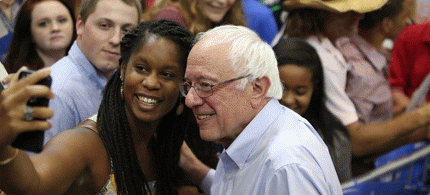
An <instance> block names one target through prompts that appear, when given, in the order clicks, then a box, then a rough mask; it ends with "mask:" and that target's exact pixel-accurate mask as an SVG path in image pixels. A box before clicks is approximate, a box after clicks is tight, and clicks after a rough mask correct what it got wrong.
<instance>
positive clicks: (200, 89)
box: [179, 74, 251, 98]
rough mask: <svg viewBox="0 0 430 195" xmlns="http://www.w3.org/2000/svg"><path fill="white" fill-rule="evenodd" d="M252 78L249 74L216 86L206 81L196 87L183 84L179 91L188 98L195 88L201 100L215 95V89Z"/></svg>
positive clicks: (196, 84) (198, 83)
mask: <svg viewBox="0 0 430 195" xmlns="http://www.w3.org/2000/svg"><path fill="white" fill-rule="evenodd" d="M249 76H251V74H247V75H245V76H240V77H237V78H234V79H230V80H228V81H223V82H220V83H215V84H210V83H208V82H204V81H200V82H197V83H195V84H194V86H192V85H191V83H189V82H183V83H181V84H179V90H180V91H181V94H182V95H183V96H184V97H187V94H188V92H189V91H190V90H191V88H192V87H193V88H194V90H196V93H197V95H198V96H199V97H201V98H205V97H209V96H211V95H213V94H214V91H213V88H214V87H218V86H221V85H224V84H227V83H231V82H233V81H237V80H239V79H243V78H246V77H249Z"/></svg>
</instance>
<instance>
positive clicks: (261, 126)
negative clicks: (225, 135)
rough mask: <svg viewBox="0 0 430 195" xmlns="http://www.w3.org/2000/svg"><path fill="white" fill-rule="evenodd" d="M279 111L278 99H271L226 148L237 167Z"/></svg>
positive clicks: (244, 160) (242, 163) (245, 158)
mask: <svg viewBox="0 0 430 195" xmlns="http://www.w3.org/2000/svg"><path fill="white" fill-rule="evenodd" d="M280 112H281V105H280V103H279V101H278V100H276V99H271V100H270V101H269V102H268V103H267V104H266V105H265V106H264V107H263V109H262V110H261V111H260V112H259V113H258V114H257V116H255V117H254V119H252V121H251V122H250V123H249V124H248V125H247V126H246V127H245V129H244V130H243V131H242V132H241V133H240V134H239V136H238V137H237V138H236V139H235V140H234V141H233V143H232V144H231V145H230V146H229V147H228V148H227V150H226V151H225V152H226V154H227V155H228V156H229V157H230V158H231V160H232V161H234V163H236V165H237V166H238V167H239V168H240V167H242V166H243V165H244V164H245V162H246V160H247V159H248V157H249V156H250V155H251V153H252V152H253V151H254V149H255V147H256V144H257V143H258V142H259V140H260V139H261V137H262V136H263V135H264V133H265V131H266V130H267V129H268V127H269V126H270V125H271V124H272V123H273V121H275V119H276V118H277V117H278V116H279V113H280Z"/></svg>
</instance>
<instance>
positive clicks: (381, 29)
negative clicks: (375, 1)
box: [358, 0, 414, 63]
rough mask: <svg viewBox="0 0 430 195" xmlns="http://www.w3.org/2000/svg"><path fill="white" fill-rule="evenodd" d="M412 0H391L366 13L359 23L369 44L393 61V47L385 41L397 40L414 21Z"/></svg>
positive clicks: (361, 35)
mask: <svg viewBox="0 0 430 195" xmlns="http://www.w3.org/2000/svg"><path fill="white" fill-rule="evenodd" d="M413 4H414V1H412V0H390V1H388V3H387V4H385V5H384V6H383V7H382V8H381V9H378V10H375V11H373V12H368V13H365V14H364V17H363V19H361V20H360V22H359V24H358V34H359V36H360V37H361V38H363V39H364V40H365V41H366V42H367V43H369V46H371V47H373V48H374V49H376V51H377V52H380V53H382V54H384V55H385V57H386V59H387V62H388V63H389V62H391V49H392V48H387V47H385V46H384V44H383V43H384V41H385V40H387V39H389V40H392V41H394V40H396V38H397V36H399V34H400V32H401V31H402V30H403V29H404V28H405V27H406V26H407V25H410V24H412V23H413V19H412V16H413V9H411V7H412V6H413Z"/></svg>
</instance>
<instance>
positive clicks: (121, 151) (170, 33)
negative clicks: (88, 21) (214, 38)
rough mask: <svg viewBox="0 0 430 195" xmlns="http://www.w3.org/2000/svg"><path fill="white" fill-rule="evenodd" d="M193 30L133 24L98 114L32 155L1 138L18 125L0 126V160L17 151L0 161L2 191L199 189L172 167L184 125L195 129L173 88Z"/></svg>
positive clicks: (169, 24)
mask: <svg viewBox="0 0 430 195" xmlns="http://www.w3.org/2000/svg"><path fill="white" fill-rule="evenodd" d="M193 38H194V37H193V34H192V33H191V32H189V31H188V30H187V29H185V28H184V27H182V26H180V25H179V24H177V23H175V22H171V21H167V20H162V21H155V22H145V23H141V24H139V25H138V26H137V27H136V28H135V29H134V30H133V31H132V32H130V33H129V34H127V35H125V36H124V38H123V39H122V42H121V59H120V68H119V69H118V70H117V71H116V72H115V73H114V75H113V76H112V77H111V79H110V80H109V82H108V84H107V86H106V88H105V93H104V97H103V100H102V103H101V105H100V108H99V112H98V115H97V116H96V117H92V118H90V119H89V120H86V121H85V122H83V123H82V124H81V125H79V126H78V127H76V128H74V129H72V130H69V131H64V132H62V133H60V134H58V135H57V136H55V137H53V138H52V139H50V141H49V142H48V143H47V144H46V145H45V147H44V150H43V151H42V152H41V153H40V154H36V155H33V156H31V157H29V156H28V155H27V154H26V153H25V152H22V151H19V150H18V149H13V148H11V146H10V144H9V142H8V141H7V140H13V138H14V136H16V134H17V133H18V132H9V131H8V132H4V133H3V132H2V135H5V136H2V137H1V138H2V139H1V140H0V143H1V144H0V145H1V146H2V147H0V151H8V150H9V151H10V152H9V153H0V160H1V159H6V158H7V157H8V156H12V155H10V154H13V150H16V151H17V152H16V156H15V157H12V158H8V159H7V160H8V162H7V163H5V164H4V165H0V181H1V182H0V188H1V189H2V190H4V191H5V192H6V193H7V194H97V193H98V194H181V193H187V194H190V192H189V191H187V192H184V190H190V189H192V190H194V191H193V193H197V189H196V188H195V187H191V188H189V187H183V186H184V185H186V184H184V183H182V182H181V181H183V180H184V174H183V173H182V171H181V170H180V168H179V167H178V162H179V150H180V147H181V145H182V143H183V140H184V139H189V138H185V137H186V136H185V135H186V133H187V132H190V131H192V130H194V131H198V127H197V126H196V124H195V121H194V117H193V116H192V113H191V112H190V110H188V109H187V108H185V107H184V106H183V105H182V104H181V101H180V97H181V96H180V95H179V83H180V82H181V81H182V79H183V76H184V73H185V68H186V60H187V56H188V53H189V51H190V49H191V47H192V41H193ZM35 111H36V110H35ZM7 133H9V134H7ZM8 138H10V139H8ZM190 140H191V139H190ZM190 143H191V145H192V142H190ZM205 149H206V148H205ZM207 150H210V148H208V149H207ZM206 152H207V151H206ZM7 154H9V155H7ZM9 159H12V160H9ZM36 181H37V182H36ZM181 186H182V187H181Z"/></svg>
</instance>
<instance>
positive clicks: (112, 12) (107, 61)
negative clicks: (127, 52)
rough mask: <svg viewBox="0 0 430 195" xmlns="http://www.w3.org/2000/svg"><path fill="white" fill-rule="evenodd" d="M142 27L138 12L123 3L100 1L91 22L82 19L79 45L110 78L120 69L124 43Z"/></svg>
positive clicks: (78, 25)
mask: <svg viewBox="0 0 430 195" xmlns="http://www.w3.org/2000/svg"><path fill="white" fill-rule="evenodd" d="M137 24H138V10H137V8H136V7H134V6H132V5H127V4H125V3H124V2H122V1H121V0H100V1H99V2H98V3H97V6H96V9H95V10H94V12H93V13H91V14H90V15H89V16H88V18H87V21H85V23H84V21H82V20H81V18H80V17H78V21H77V24H76V30H77V35H78V46H79V48H80V49H81V50H82V52H83V53H84V55H85V56H86V57H87V59H88V60H89V61H90V62H91V64H93V65H94V66H95V67H96V68H97V69H98V70H99V71H101V72H102V73H103V74H104V75H105V76H110V75H111V74H112V73H113V71H114V70H115V69H117V68H118V67H119V62H118V60H119V58H120V45H119V43H120V41H121V39H122V37H123V36H124V35H125V34H126V33H128V32H129V31H131V30H132V29H133V28H134V27H135V26H136V25H137Z"/></svg>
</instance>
